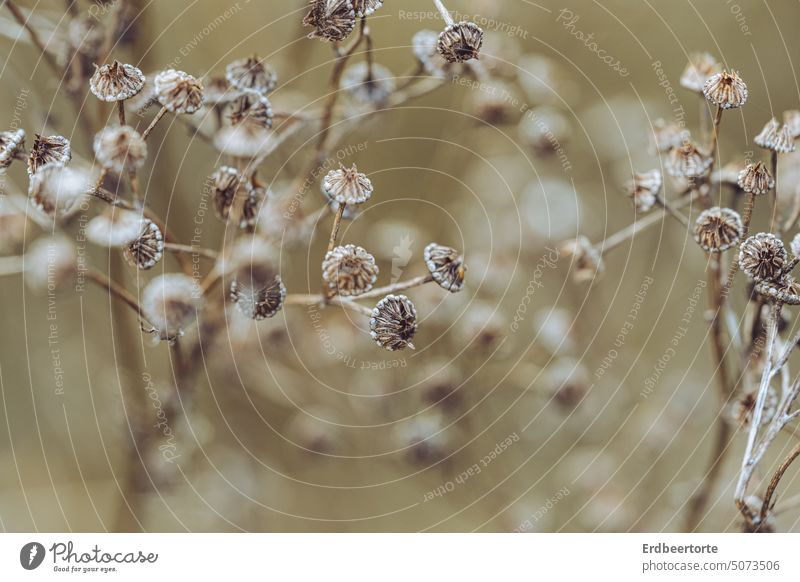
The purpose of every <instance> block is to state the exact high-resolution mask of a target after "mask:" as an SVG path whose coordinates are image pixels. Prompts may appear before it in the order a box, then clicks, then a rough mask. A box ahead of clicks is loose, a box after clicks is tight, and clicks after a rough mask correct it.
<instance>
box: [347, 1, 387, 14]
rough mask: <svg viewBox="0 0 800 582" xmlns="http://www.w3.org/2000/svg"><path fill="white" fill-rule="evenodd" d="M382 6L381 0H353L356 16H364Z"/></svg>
mask: <svg viewBox="0 0 800 582" xmlns="http://www.w3.org/2000/svg"><path fill="white" fill-rule="evenodd" d="M381 6H383V0H353V9H354V10H355V12H356V17H357V18H364V17H365V16H369V15H370V14H372V13H373V12H375V11H376V10H377V9H378V8H380V7H381Z"/></svg>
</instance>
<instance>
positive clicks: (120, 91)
mask: <svg viewBox="0 0 800 582" xmlns="http://www.w3.org/2000/svg"><path fill="white" fill-rule="evenodd" d="M144 80H145V78H144V74H143V73H142V71H140V70H139V69H137V68H136V67H134V66H133V65H125V64H122V63H120V62H119V61H114V62H113V63H111V64H110V65H103V66H102V67H98V68H97V69H96V70H95V72H94V75H92V78H91V79H89V88H90V89H91V90H92V93H94V96H95V97H97V98H98V99H100V101H109V102H111V101H125V100H126V99H130V98H131V97H133V96H134V95H136V94H138V93H139V91H141V90H142V87H144Z"/></svg>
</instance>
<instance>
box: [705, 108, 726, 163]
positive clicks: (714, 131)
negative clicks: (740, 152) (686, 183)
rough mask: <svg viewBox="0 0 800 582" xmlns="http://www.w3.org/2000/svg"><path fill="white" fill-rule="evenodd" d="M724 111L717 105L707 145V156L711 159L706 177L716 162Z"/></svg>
mask: <svg viewBox="0 0 800 582" xmlns="http://www.w3.org/2000/svg"><path fill="white" fill-rule="evenodd" d="M724 111H725V110H724V109H723V108H722V107H720V106H719V105H717V112H716V114H715V115H714V125H713V127H712V128H711V144H710V145H709V148H708V151H709V156H710V157H711V167H709V169H708V175H709V176H710V175H711V172H712V171H713V169H714V162H715V161H716V157H717V145H719V126H720V123H721V122H722V113H723V112H724Z"/></svg>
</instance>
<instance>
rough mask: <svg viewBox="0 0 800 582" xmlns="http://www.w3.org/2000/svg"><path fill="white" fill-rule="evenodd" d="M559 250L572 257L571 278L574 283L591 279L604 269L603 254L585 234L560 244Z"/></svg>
mask: <svg viewBox="0 0 800 582" xmlns="http://www.w3.org/2000/svg"><path fill="white" fill-rule="evenodd" d="M561 252H563V253H564V254H565V255H566V256H572V257H573V259H572V267H573V279H574V280H575V282H576V283H583V282H584V281H591V280H592V279H594V278H595V276H597V275H601V274H602V273H603V271H605V264H604V263H603V255H602V254H600V251H599V250H597V249H596V248H595V247H594V245H592V243H591V242H590V241H589V239H588V238H586V237H585V236H579V237H578V238H576V239H574V240H571V241H567V242H566V243H564V244H563V245H562V246H561Z"/></svg>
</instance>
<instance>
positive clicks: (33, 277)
mask: <svg viewBox="0 0 800 582" xmlns="http://www.w3.org/2000/svg"><path fill="white" fill-rule="evenodd" d="M77 272H78V253H77V251H76V249H75V244H74V243H73V242H72V240H70V239H68V238H67V237H66V236H63V235H55V236H44V237H41V238H38V239H36V240H35V241H34V242H33V243H32V244H31V246H30V248H29V249H28V252H27V253H26V254H25V284H26V285H27V286H28V287H29V288H30V289H31V291H33V292H34V293H41V294H44V293H45V292H47V293H49V292H51V290H52V291H54V290H57V289H60V288H62V287H65V286H66V285H69V284H70V283H72V281H73V279H74V278H75V275H76V274H77Z"/></svg>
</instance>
